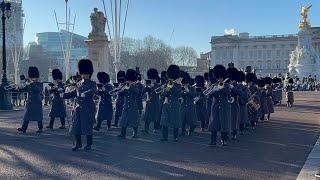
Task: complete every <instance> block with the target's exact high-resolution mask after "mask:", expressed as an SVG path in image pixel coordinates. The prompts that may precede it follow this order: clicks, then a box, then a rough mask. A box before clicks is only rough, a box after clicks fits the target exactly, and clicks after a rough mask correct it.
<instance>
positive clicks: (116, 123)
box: [112, 115, 120, 127]
mask: <svg viewBox="0 0 320 180" xmlns="http://www.w3.org/2000/svg"><path fill="white" fill-rule="evenodd" d="M119 118H120V117H119V116H117V115H115V117H114V124H112V126H114V127H118V122H119Z"/></svg>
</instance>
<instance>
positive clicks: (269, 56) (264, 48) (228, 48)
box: [211, 28, 320, 76]
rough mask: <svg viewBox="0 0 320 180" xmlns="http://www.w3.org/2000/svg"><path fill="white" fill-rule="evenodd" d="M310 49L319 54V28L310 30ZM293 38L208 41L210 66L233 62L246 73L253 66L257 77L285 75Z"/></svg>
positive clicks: (219, 38)
mask: <svg viewBox="0 0 320 180" xmlns="http://www.w3.org/2000/svg"><path fill="white" fill-rule="evenodd" d="M312 31H313V36H314V37H313V42H314V44H313V46H314V48H315V49H316V51H318V52H320V28H312ZM297 44H298V38H297V36H296V35H280V36H279V35H273V36H249V33H240V34H239V35H224V36H213V37H212V38H211V65H216V64H222V65H225V66H227V65H228V63H230V62H233V63H234V64H235V66H236V67H238V68H240V69H245V68H246V66H252V67H253V68H254V70H255V72H256V73H257V75H260V76H266V75H268V74H271V75H276V74H278V73H282V74H284V73H286V72H288V65H289V61H290V54H291V53H292V51H293V50H294V49H295V48H296V46H297Z"/></svg>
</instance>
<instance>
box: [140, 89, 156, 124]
mask: <svg viewBox="0 0 320 180" xmlns="http://www.w3.org/2000/svg"><path fill="white" fill-rule="evenodd" d="M158 87H159V84H154V85H153V86H152V87H146V88H145V89H144V93H147V101H146V109H145V113H144V116H143V120H144V121H145V122H156V121H157V120H158V118H159V113H160V97H159V95H158V94H157V93H156V92H155V89H157V88H158Z"/></svg>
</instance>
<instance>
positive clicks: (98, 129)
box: [93, 120, 101, 131]
mask: <svg viewBox="0 0 320 180" xmlns="http://www.w3.org/2000/svg"><path fill="white" fill-rule="evenodd" d="M100 127H101V120H98V122H97V125H96V126H95V127H94V128H93V129H94V130H96V131H100Z"/></svg>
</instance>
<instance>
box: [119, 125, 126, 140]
mask: <svg viewBox="0 0 320 180" xmlns="http://www.w3.org/2000/svg"><path fill="white" fill-rule="evenodd" d="M126 134H127V128H126V127H122V128H121V133H120V134H119V135H118V137H119V138H121V139H126Z"/></svg>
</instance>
